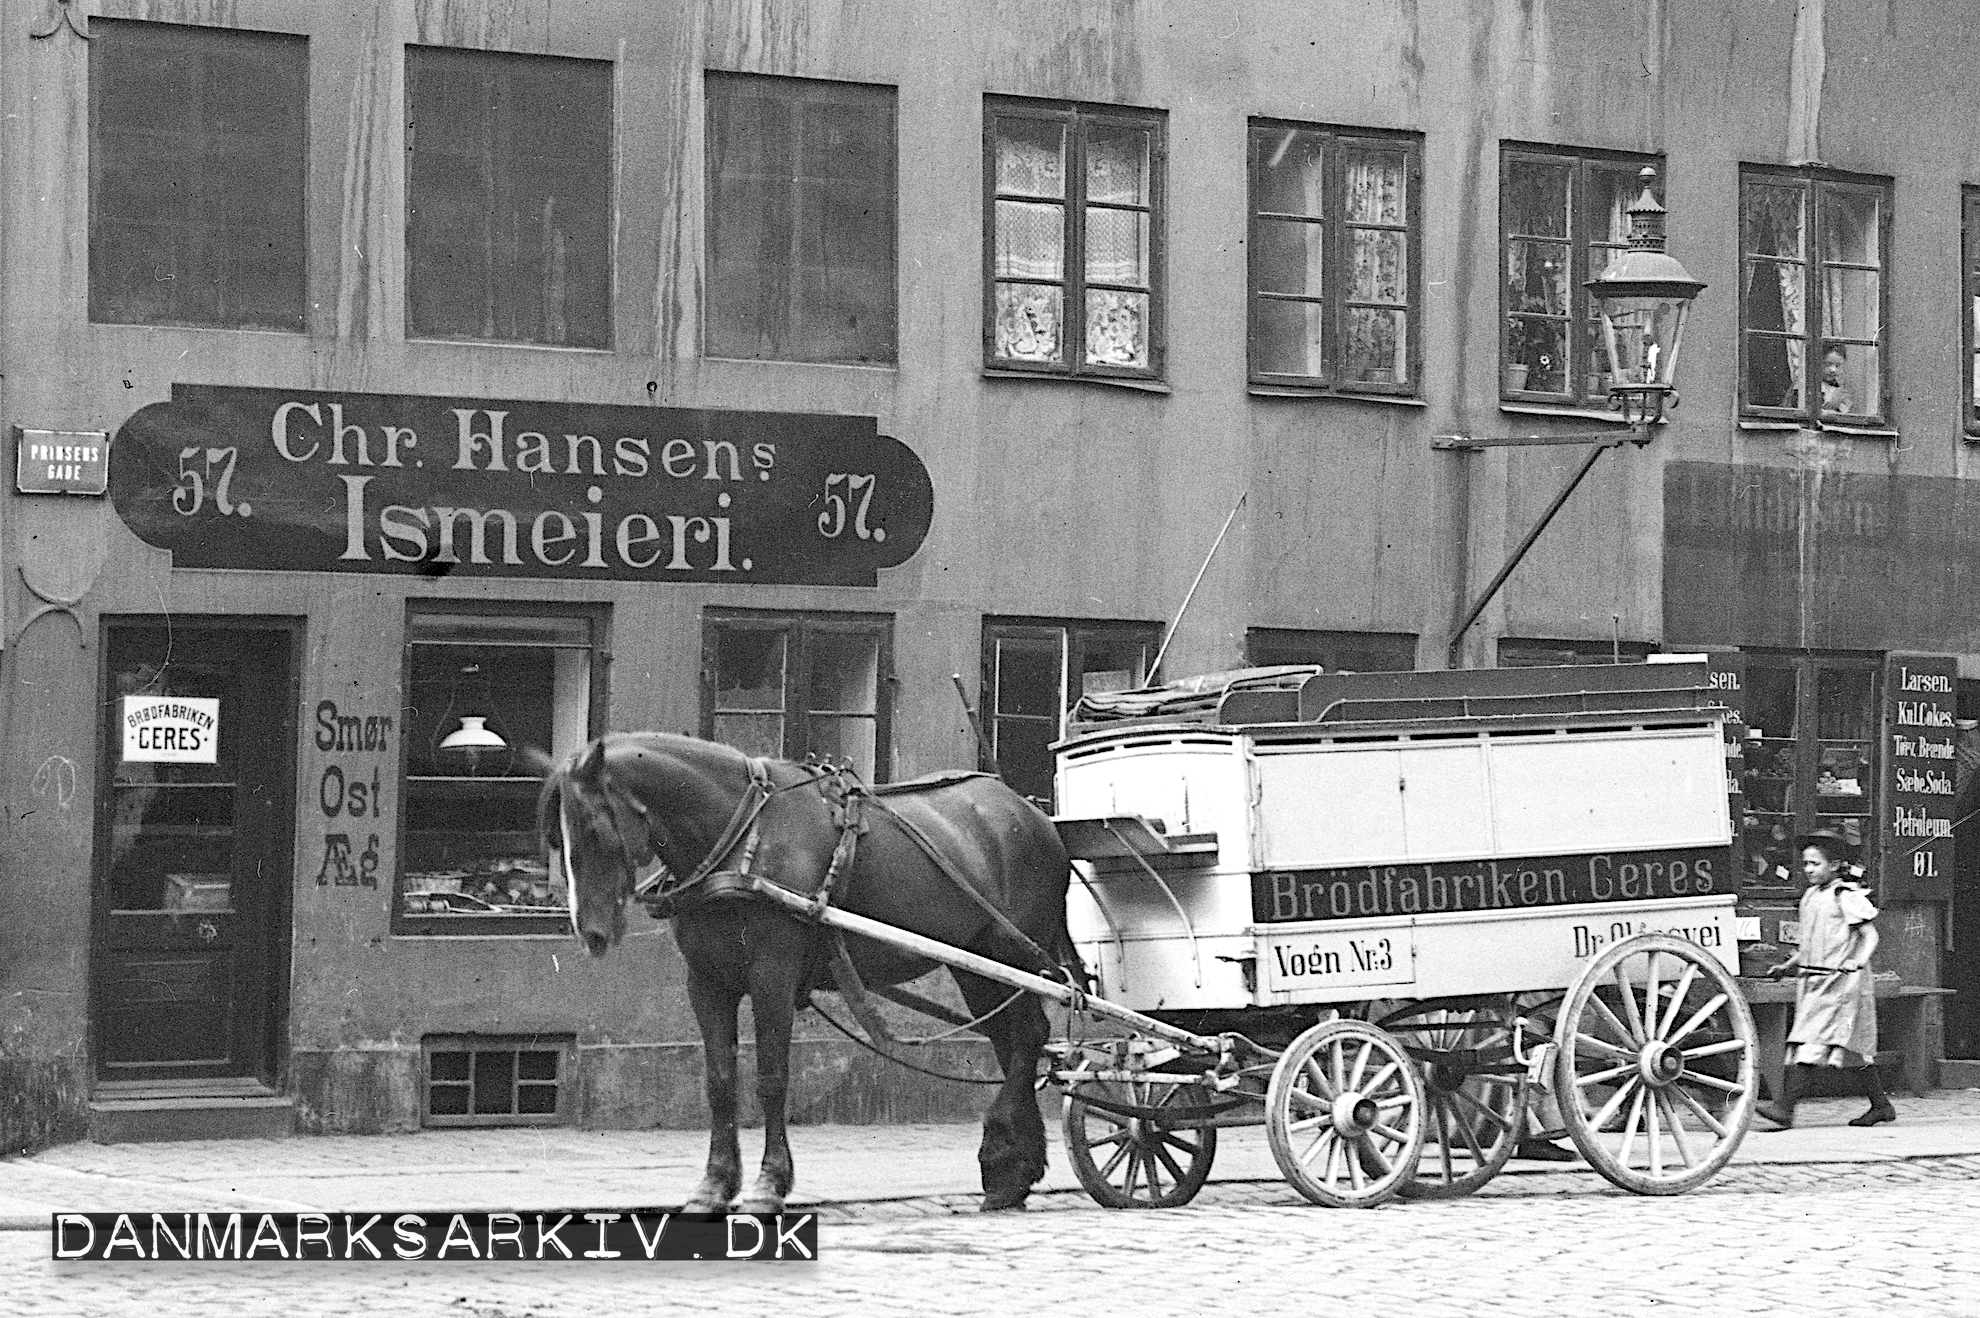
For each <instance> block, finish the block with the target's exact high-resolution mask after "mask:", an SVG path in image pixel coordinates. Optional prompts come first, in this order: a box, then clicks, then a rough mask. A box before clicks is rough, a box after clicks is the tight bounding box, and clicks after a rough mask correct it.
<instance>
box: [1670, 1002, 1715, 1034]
mask: <svg viewBox="0 0 1980 1318" xmlns="http://www.w3.org/2000/svg"><path fill="white" fill-rule="evenodd" d="M1725 1005H1726V995H1725V994H1723V993H1717V994H1714V995H1713V996H1712V1000H1711V1001H1710V1002H1708V1003H1706V1004H1705V1005H1704V1006H1702V1007H1700V1008H1699V1009H1698V1010H1697V1011H1695V1012H1693V1013H1692V1014H1691V1019H1690V1020H1688V1021H1686V1022H1685V1023H1684V1028H1683V1029H1680V1030H1679V1031H1678V1032H1677V1033H1676V1034H1673V1035H1671V1036H1670V1042H1672V1043H1676V1042H1678V1041H1679V1040H1680V1039H1689V1038H1690V1037H1691V1036H1692V1034H1693V1033H1694V1032H1696V1031H1697V1029H1698V1027H1699V1026H1701V1025H1703V1024H1704V1023H1705V1022H1706V1021H1707V1020H1709V1019H1710V1018H1711V1016H1712V1014H1713V1013H1714V1012H1716V1011H1718V1009H1719V1008H1721V1007H1723V1006H1725Z"/></svg>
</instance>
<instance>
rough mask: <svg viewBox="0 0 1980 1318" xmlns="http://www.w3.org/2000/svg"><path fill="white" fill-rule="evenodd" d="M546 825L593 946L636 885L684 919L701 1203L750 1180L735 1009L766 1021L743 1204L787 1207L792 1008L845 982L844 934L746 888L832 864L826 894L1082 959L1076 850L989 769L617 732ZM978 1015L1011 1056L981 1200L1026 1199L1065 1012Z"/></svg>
mask: <svg viewBox="0 0 1980 1318" xmlns="http://www.w3.org/2000/svg"><path fill="white" fill-rule="evenodd" d="M538 825H539V829H540V832H541V835H542V839H543V845H544V849H545V851H546V853H547V854H549V855H550V859H551V868H552V872H553V873H558V874H561V875H563V876H564V879H565V881H566V883H567V884H568V888H569V900H570V907H571V923H572V926H573V928H574V930H575V931H576V933H577V935H578V936H579V937H580V938H581V939H583V940H584V945H585V948H586V950H587V951H589V952H590V953H591V955H593V956H602V955H604V953H605V952H606V951H607V950H608V949H610V948H611V946H612V945H613V944H614V943H615V942H617V941H618V939H619V937H620V936H621V935H622V934H623V933H624V932H625V928H626V916H625V908H626V903H627V901H628V899H629V898H632V897H633V896H634V895H635V887H636V886H637V887H639V888H640V890H641V893H640V895H641V896H642V899H644V900H648V901H649V902H651V901H653V900H654V898H655V897H656V896H658V898H659V905H658V907H657V909H658V911H659V912H660V913H663V914H667V915H670V916H671V918H672V920H673V922H674V938H675V941H676V942H677V943H678V944H679V945H680V949H681V955H682V957H683V958H684V959H685V960H686V963H687V990H688V998H689V1001H690V1002H691V1004H692V1005H693V1007H694V1014H695V1018H696V1020H697V1021H698V1022H699V1023H700V1026H701V1038H702V1047H703V1051H704V1053H705V1055H706V1063H705V1068H706V1081H707V1092H708V1111H709V1137H708V1167H707V1172H706V1174H705V1175H704V1176H703V1177H702V1180H701V1184H700V1185H699V1186H697V1187H696V1188H695V1191H694V1194H693V1196H692V1198H690V1199H689V1201H688V1203H687V1205H686V1210H687V1211H692V1212H720V1211H724V1210H726V1209H727V1208H729V1207H730V1205H731V1203H732V1201H735V1199H736V1196H737V1193H738V1191H739V1190H740V1189H741V1185H742V1152H741V1148H740V1146H739V1145H738V1143H737V1139H736V1044H737V1027H736V1011H737V1008H738V1006H739V1005H740V1004H741V1001H742V999H743V998H744V997H745V996H747V997H748V998H749V999H750V1002H751V1009H752V1014H753V1015H754V1017H755V1021H756V1092H757V1097H758V1098H759V1099H760V1100H761V1102H762V1106H763V1116H764V1141H763V1165H762V1168H761V1171H760V1173H759V1175H758V1177H757V1180H756V1184H755V1185H754V1186H753V1187H752V1188H751V1189H750V1191H749V1193H748V1194H747V1195H745V1196H744V1197H743V1198H742V1199H741V1201H740V1204H739V1205H738V1206H739V1207H740V1208H741V1209H742V1210H743V1211H748V1212H775V1211H777V1210H779V1209H780V1208H781V1207H782V1206H783V1202H784V1198H785V1196H786V1195H787V1194H788V1193H789V1192H790V1188H791V1181H792V1173H793V1168H792V1162H791V1151H790V1144H789V1141H788V1138H787V1136H786V1132H785V1100H786V1097H787V1086H788V1080H789V1058H790V1042H791V1025H792V1020H793V1017H794V1016H795V1014H796V1011H797V1009H798V1008H799V1007H800V1006H802V1005H804V1004H805V1003H806V1002H807V1000H808V995H809V993H810V992H811V990H813V989H816V988H828V989H829V988H832V987H834V982H833V979H832V975H831V971H830V965H831V961H832V950H833V949H832V943H831V940H832V939H833V938H834V937H837V936H838V935H837V934H836V933H835V932H834V931H832V930H829V929H827V928H825V927H824V926H822V925H819V924H816V923H813V922H810V921H807V920H804V919H802V918H799V917H797V916H793V915H790V914H787V913H785V912H784V911H782V910H779V909H778V908H777V907H775V906H773V905H772V904H771V903H769V902H767V901H765V900H763V899H761V898H757V897H751V896H749V895H748V891H749V885H750V884H751V883H752V882H755V881H764V880H767V881H771V882H775V883H777V884H780V885H782V886H783V887H786V888H789V889H792V890H794V891H797V892H799V893H804V894H815V893H817V892H818V890H819V889H820V887H821V886H823V885H825V884H826V875H827V872H828V870H834V869H836V870H837V872H836V873H835V874H834V876H833V878H832V880H831V882H830V885H829V888H830V892H829V899H830V901H831V903H832V904H833V905H834V906H836V907H839V908H840V909H842V910H847V911H851V912H853V913H854V914H857V915H864V916H867V917H869V918H872V919H875V920H878V921H881V922H882V923H885V924H888V925H891V926H893V927H896V928H900V929H906V930H908V931H910V932H913V933H918V934H921V935H924V936H926V937H929V938H933V939H936V940H938V941H940V942H943V943H947V944H949V945H951V946H954V947H960V948H963V949H965V950H968V951H972V952H976V953H979V954H981V955H984V956H988V957H992V958H995V959H997V960H999V961H1003V962H1005V963H1007V964H1011V965H1014V966H1016V967H1017V968H1019V969H1021V970H1028V971H1033V972H1035V973H1036V972H1042V973H1048V974H1049V973H1053V972H1054V971H1055V970H1056V969H1057V968H1059V967H1065V968H1068V971H1069V973H1072V974H1077V973H1078V971H1077V966H1078V961H1077V957H1076V955H1075V954H1074V952H1073V951H1072V946H1071V941H1070V939H1069V938H1068V937H1067V935H1066V887H1067V883H1068V881H1069V878H1070V866H1069V864H1068V862H1067V859H1066V852H1065V848H1064V847H1063V846H1062V845H1061V844H1060V842H1059V838H1058V834H1057V833H1056V831H1055V830H1054V829H1053V827H1052V824H1051V821H1050V820H1048V819H1047V818H1046V817H1045V816H1044V815H1043V814H1041V813H1040V812H1039V811H1038V810H1037V808H1036V807H1034V806H1033V805H1031V803H1030V802H1028V801H1026V800H1025V799H1024V798H1022V797H1020V796H1019V795H1018V794H1017V793H1015V792H1013V791H1012V790H1011V789H1010V788H1008V787H1006V786H1005V785H1004V784H1003V783H1002V782H1001V781H1000V780H998V779H996V778H992V777H989V776H986V775H983V774H960V775H950V776H948V777H946V778H941V779H933V780H925V781H923V782H920V783H904V784H897V785H893V786H889V787H887V788H884V789H881V790H880V791H879V792H878V793H872V792H869V791H868V790H867V789H865V788H863V787H860V786H859V785H858V784H857V783H856V782H854V781H853V780H851V779H850V778H849V776H847V775H844V774H839V773H825V772H821V771H820V770H818V769H817V768H815V767H813V766H807V765H797V764H791V763H787V762H784V761H773V760H753V759H751V758H749V757H747V756H745V755H744V754H743V753H742V752H741V751H738V750H735V749H734V748H732V747H729V746H723V745H719V744H717V743H714V742H708V741H700V740H697V739H695V738H692V737H682V736H675V735H673V734H671V733H661V732H631V733H613V734H610V735H608V736H605V737H603V738H601V739H599V740H598V741H595V742H592V743H591V744H590V745H589V746H587V747H585V748H584V749H583V750H582V751H580V752H578V753H577V754H575V755H573V756H572V757H570V759H568V760H567V761H565V762H564V763H563V764H561V765H558V766H557V767H556V768H554V769H553V770H552V771H551V772H550V774H549V776H548V777H547V779H546V780H545V782H544V786H543V795H542V798H541V801H540V803H539V809H538ZM848 825H850V829H848V827H847V826H848ZM845 846H850V847H851V852H850V856H849V858H848V859H842V861H841V863H840V865H839V866H837V867H835V866H834V864H833V861H834V853H835V851H836V850H840V849H842V848H843V847H845ZM965 885H966V886H967V888H968V889H973V890H974V892H973V893H972V892H970V891H966V890H965ZM845 946H846V950H847V951H848V952H849V953H850V954H851V959H852V962H853V964H854V966H855V967H856V969H857V971H858V974H859V977H860V979H861V980H862V981H864V983H865V984H867V985H870V986H882V985H893V984H901V983H905V982H906V981H908V980H910V979H913V978H915V977H917V976H919V975H922V974H925V973H926V972H927V971H928V970H929V969H931V968H932V966H931V963H930V962H928V961H926V960H923V959H921V958H918V957H915V956H911V955H908V954H906V953H905V952H902V951H900V950H898V949H896V948H893V947H889V946H883V945H881V944H879V943H877V942H874V941H873V940H871V939H865V938H858V937H855V936H850V935H848V936H846V937H845ZM1041 962H1049V963H1050V964H1041ZM953 973H954V975H955V980H956V985H957V987H958V988H960V989H961V990H962V995H963V999H964V1001H965V1002H966V1003H967V1004H968V1005H969V1009H970V1011H971V1012H972V1013H974V1014H975V1015H976V1016H978V1017H983V1016H985V1015H986V1014H987V1013H990V1012H992V1011H993V1010H994V1009H996V1008H998V1007H999V1005H1000V1004H1003V1003H1004V1002H1005V1000H1006V999H1007V998H1009V997H1010V996H1011V990H1009V989H1007V988H1004V987H1003V986H1001V985H999V984H997V983H994V982H992V981H990V980H987V979H984V978H982V977H980V976H977V975H973V974H969V973H966V972H964V971H960V970H956V971H953ZM976 1028H977V1029H978V1031H979V1032H980V1033H982V1034H984V1035H985V1036H987V1037H988V1038H989V1040H990V1043H991V1046H992V1047H993V1049H994V1050H995V1052H996V1055H997V1062H998V1065H999V1066H1000V1067H1002V1069H1003V1073H1004V1081H1003V1085H1002V1087H1001V1088H1000V1089H999V1090H998V1091H997V1097H996V1100H995V1101H994V1102H993V1103H992V1104H991V1105H990V1110H989V1111H988V1112H987V1113H985V1115H984V1118H983V1142H982V1145H981V1147H980V1148H979V1150H978V1153H977V1162H978V1164H979V1167H980V1169H981V1173H982V1179H983V1190H984V1200H983V1208H984V1209H985V1210H990V1209H997V1208H1016V1207H1021V1206H1022V1205H1023V1203H1024V1200H1025V1196H1026V1195H1027V1194H1028V1193H1029V1192H1030V1190H1031V1187H1032V1186H1033V1185H1034V1184H1036V1183H1037V1182H1038V1181H1039V1179H1040V1178H1042V1177H1043V1176H1044V1174H1045V1129H1044V1125H1043V1123H1042V1122H1041V1121H1040V1119H1039V1114H1038V1103H1037V1099H1036V1097H1035V1095H1034V1091H1033V1085H1034V1077H1035V1073H1036V1069H1037V1064H1038V1058H1039V1056H1040V1053H1041V1050H1042V1048H1043V1046H1044V1044H1045V1041H1046V1039H1047V1037H1048V1035H1049V1032H1050V1031H1049V1027H1048V1026H1047V1023H1046V1018H1045V1012H1044V1009H1043V1008H1042V1007H1041V1006H1040V1005H1039V1001H1038V999H1037V998H1036V997H1034V996H1032V995H1031V994H1028V993H1025V994H1020V995H1019V996H1018V998H1017V1000H1016V1001H1013V1002H1011V1003H1010V1004H1009V1005H1008V1006H1007V1007H1005V1008H1004V1009H1003V1010H1001V1011H996V1013H995V1015H992V1016H990V1017H989V1019H987V1020H983V1021H981V1022H980V1023H979V1024H978V1025H977V1027H976Z"/></svg>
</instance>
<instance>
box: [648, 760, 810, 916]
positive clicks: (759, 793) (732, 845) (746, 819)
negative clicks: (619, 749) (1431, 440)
mask: <svg viewBox="0 0 1980 1318" xmlns="http://www.w3.org/2000/svg"><path fill="white" fill-rule="evenodd" d="M748 765H749V786H747V787H745V788H744V789H743V794H742V799H741V800H739V801H737V802H736V808H735V812H734V813H733V814H731V815H730V816H729V823H728V826H727V827H726V828H724V829H723V830H722V835H721V836H720V837H718V838H716V839H715V845H714V846H712V847H710V848H709V849H708V854H707V855H706V856H704V857H703V858H702V861H701V864H699V865H697V866H696V867H695V870H694V873H692V874H690V875H688V876H687V877H686V878H681V877H680V876H678V875H676V874H674V873H673V872H672V871H671V870H669V869H668V868H667V866H666V864H665V863H664V862H662V863H661V864H659V865H656V866H655V867H654V869H653V872H652V873H651V874H648V875H647V876H646V877H645V878H642V879H636V880H635V881H634V883H633V889H632V896H633V900H634V901H636V902H639V903H641V904H642V905H644V906H646V907H648V908H649V909H651V910H652V911H653V913H654V915H655V916H656V917H657V918H662V919H664V918H665V914H671V913H672V912H673V911H674V910H676V909H678V907H679V906H680V904H681V901H682V899H683V898H685V897H687V896H688V894H690V893H692V892H694V891H695V890H696V889H698V888H700V887H701V886H702V885H703V884H705V883H707V882H708V880H709V879H710V878H712V877H714V876H715V874H716V873H717V871H718V869H719V867H720V866H721V864H722V862H723V861H724V860H726V859H727V858H728V856H729V853H730V852H732V851H734V850H735V849H736V846H737V844H739V843H742V842H743V841H744V839H745V837H746V838H747V839H748V842H747V845H745V846H744V847H743V854H742V859H741V861H740V863H739V864H738V865H737V866H736V869H735V870H734V871H732V872H733V873H735V874H736V875H738V876H739V877H746V876H747V875H748V874H749V866H750V862H751V861H752V860H754V859H755V858H756V847H757V843H758V842H760V841H761V840H762V839H761V837H760V835H759V834H758V832H757V829H756V821H757V816H759V815H761V814H762V813H763V807H764V806H766V805H768V804H770V798H771V797H773V796H775V795H776V794H777V793H778V792H780V791H786V790H788V788H780V787H777V786H776V785H775V784H773V783H772V782H771V781H770V761H768V760H766V759H762V758H760V757H758V756H754V755H752V756H750V757H749V760H748ZM803 785H804V784H802V783H792V784H790V786H792V787H801V786H803ZM641 813H644V810H642V811H641ZM656 859H657V857H656ZM635 869H636V867H635ZM663 913H665V914H663Z"/></svg>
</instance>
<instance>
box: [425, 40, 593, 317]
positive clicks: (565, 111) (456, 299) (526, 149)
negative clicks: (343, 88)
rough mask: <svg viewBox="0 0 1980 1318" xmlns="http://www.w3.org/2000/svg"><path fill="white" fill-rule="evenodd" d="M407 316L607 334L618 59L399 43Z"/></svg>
mask: <svg viewBox="0 0 1980 1318" xmlns="http://www.w3.org/2000/svg"><path fill="white" fill-rule="evenodd" d="M406 117H407V123H406V149H407V153H408V155H409V157H410V164H409V166H408V171H407V175H408V176H407V180H406V193H407V211H408V213H407V217H406V324H407V329H408V332H409V333H410V334H412V335H413V336H415V337H419V338H435V339H478V340H482V341H484V342H498V343H544V344H558V345H564V346H569V347H579V348H604V347H608V346H609V345H610V344H611V340H612V298H611V288H612V243H611V233H612V66H611V65H610V64H607V63H603V62H601V61H598V60H581V59H564V58H559V57H553V56H547V55H514V54H508V53H504V52H497V51H484V50H453V49H444V48H441V47H437V46H408V47H407V48H406Z"/></svg>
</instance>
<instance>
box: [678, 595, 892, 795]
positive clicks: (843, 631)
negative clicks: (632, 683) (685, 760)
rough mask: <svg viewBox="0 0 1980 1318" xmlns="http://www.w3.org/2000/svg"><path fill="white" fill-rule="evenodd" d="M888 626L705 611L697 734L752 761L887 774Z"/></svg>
mask: <svg viewBox="0 0 1980 1318" xmlns="http://www.w3.org/2000/svg"><path fill="white" fill-rule="evenodd" d="M892 635H893V621H892V619H890V618H886V617H883V616H879V615H874V614H825V613H818V614H778V613H748V612H742V611H740V610H736V611H731V610H723V611H720V612H716V611H713V610H711V611H710V612H709V614H708V616H707V620H706V625H705V626H704V628H703V631H702V702H701V709H702V716H701V726H702V735H703V736H705V737H708V738H711V739H712V740H715V741H720V742H727V743H728V744H729V745H731V746H734V747H736V748H737V749H738V750H741V751H745V752H747V753H749V754H751V755H770V756H775V757H777V758H780V759H786V760H802V759H805V758H806V757H808V756H813V755H815V756H817V757H818V758H820V759H829V760H832V761H835V762H837V761H848V762H850V763H851V764H852V767H853V769H854V771H855V772H857V773H858V774H859V776H860V777H861V778H863V779H865V780H866V781H867V782H869V783H875V782H885V781H886V780H887V776H888V774H889V772H890V771H891V755H890V753H889V752H890V747H891V744H892V741H891V739H892V736H893V728H892V723H891V710H890V709H889V708H888V706H889V700H888V693H887V691H886V689H885V688H884V687H883V683H885V682H890V681H891V680H892V677H893V658H894V657H893V647H892Z"/></svg>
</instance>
